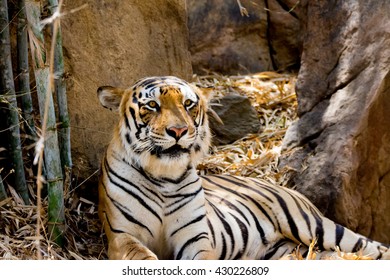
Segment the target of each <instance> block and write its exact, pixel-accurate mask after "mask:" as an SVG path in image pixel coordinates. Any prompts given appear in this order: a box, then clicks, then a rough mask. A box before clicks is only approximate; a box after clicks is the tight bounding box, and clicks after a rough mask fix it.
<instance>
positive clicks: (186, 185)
mask: <svg viewBox="0 0 390 280" xmlns="http://www.w3.org/2000/svg"><path fill="white" fill-rule="evenodd" d="M198 181H199V177H197V178H196V180H195V181H192V182H189V183H188V184H185V185H184V186H182V187H180V188H179V189H177V190H176V192H179V191H181V190H182V189H184V188H186V187H188V186H189V185H192V184H195V183H196V182H198Z"/></svg>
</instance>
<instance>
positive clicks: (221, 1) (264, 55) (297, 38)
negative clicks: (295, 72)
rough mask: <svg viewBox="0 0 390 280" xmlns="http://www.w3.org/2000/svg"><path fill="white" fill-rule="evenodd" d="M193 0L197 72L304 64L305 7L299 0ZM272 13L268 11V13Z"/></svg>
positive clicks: (191, 13) (190, 5) (190, 11)
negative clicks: (301, 61)
mask: <svg viewBox="0 0 390 280" xmlns="http://www.w3.org/2000/svg"><path fill="white" fill-rule="evenodd" d="M285 2H286V3H283V1H277V0H266V1H249V0H242V1H241V3H242V5H243V6H244V7H245V8H246V9H247V11H248V13H249V17H246V16H241V14H240V10H239V6H238V4H237V1H236V0H198V1H191V0H187V6H188V27H189V31H190V50H191V53H192V56H193V57H192V64H193V68H194V72H195V73H204V69H205V70H211V71H216V72H220V73H225V74H237V73H253V72H259V71H267V70H276V69H277V70H285V69H290V68H296V66H297V65H299V46H300V43H301V35H300V34H301V33H300V21H299V20H298V16H299V15H300V12H301V8H300V5H297V6H295V4H296V1H295V0H290V1H285ZM267 11H268V12H267Z"/></svg>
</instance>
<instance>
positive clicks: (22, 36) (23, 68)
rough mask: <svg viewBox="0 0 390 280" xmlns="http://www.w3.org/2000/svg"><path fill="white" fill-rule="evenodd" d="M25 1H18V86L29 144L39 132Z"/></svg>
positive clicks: (35, 138)
mask: <svg viewBox="0 0 390 280" xmlns="http://www.w3.org/2000/svg"><path fill="white" fill-rule="evenodd" d="M25 5H26V3H25V0H19V1H18V11H19V12H18V35H17V46H18V85H19V92H20V105H21V108H22V112H23V118H24V127H25V131H26V133H27V134H28V136H29V138H30V139H29V141H28V143H33V142H35V141H36V140H37V132H36V129H35V125H34V119H33V115H32V113H33V104H32V98H31V92H30V75H29V67H28V38H27V18H26V7H25Z"/></svg>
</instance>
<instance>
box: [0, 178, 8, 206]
mask: <svg viewBox="0 0 390 280" xmlns="http://www.w3.org/2000/svg"><path fill="white" fill-rule="evenodd" d="M6 198H7V192H6V191H5V188H4V184H3V178H2V177H1V174H0V201H2V200H4V199H6Z"/></svg>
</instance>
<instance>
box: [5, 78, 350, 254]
mask: <svg viewBox="0 0 390 280" xmlns="http://www.w3.org/2000/svg"><path fill="white" fill-rule="evenodd" d="M194 82H195V83H196V84H199V85H201V86H204V87H212V88H214V90H215V96H216V97H221V96H223V95H225V94H226V93H227V92H232V91H233V92H237V93H238V94H242V95H246V96H248V97H249V99H250V101H251V103H252V105H253V106H254V107H255V109H256V110H257V112H258V117H259V120H260V122H261V125H262V131H261V132H260V133H259V134H256V135H248V136H247V137H245V138H243V139H240V140H238V141H236V142H235V143H232V144H229V145H224V146H219V147H213V148H212V151H211V154H210V155H209V156H208V157H207V158H205V159H204V160H203V161H202V163H201V164H200V165H199V170H200V172H201V173H203V174H204V173H206V174H210V173H229V174H236V175H243V176H251V177H259V178H262V179H263V180H266V181H268V182H270V183H272V184H277V185H284V184H285V183H286V172H280V171H279V170H278V167H277V164H278V158H279V155H280V150H281V143H282V139H283V136H284V134H285V132H286V129H287V128H288V126H289V125H290V124H291V122H293V121H294V119H295V118H296V105H297V102H296V96H295V91H294V87H295V85H294V84H295V77H294V76H292V75H286V74H277V73H273V72H267V73H259V74H255V75H252V76H229V77H226V76H220V75H209V76H201V77H194ZM29 184H30V193H32V194H34V189H35V187H34V184H35V182H34V181H31V182H29ZM9 189H10V193H11V197H10V198H8V199H6V200H4V201H1V202H0V259H13V260H17V259H37V255H38V254H37V250H39V251H40V253H41V256H42V258H43V259H59V260H63V259H77V260H83V259H105V258H107V255H106V251H105V247H106V244H105V243H106V241H105V237H104V234H103V232H102V229H101V225H100V222H99V219H98V216H97V204H96V202H93V201H89V200H87V199H85V198H83V197H79V196H78V195H77V194H76V192H75V191H74V190H65V203H66V205H65V206H66V207H65V209H66V210H65V212H66V213H65V214H66V222H67V231H66V234H65V239H66V244H65V246H64V248H60V247H58V246H57V245H55V244H53V243H52V242H50V238H49V236H50V233H48V232H47V231H46V230H45V229H46V227H43V228H44V229H42V230H41V231H40V232H39V234H38V233H37V232H36V223H37V219H41V220H42V221H41V222H42V224H43V225H46V222H47V215H46V212H45V211H46V210H47V201H43V210H42V213H40V215H38V213H37V211H36V210H37V209H36V206H25V205H23V202H22V200H21V199H20V197H19V196H18V195H17V193H16V192H15V191H14V190H13V189H12V187H9ZM38 240H39V246H37V241H38ZM337 254H338V256H343V257H342V258H350V259H356V258H357V257H356V254H353V255H351V254H344V253H342V252H337ZM310 256H315V252H314V251H313V253H311V255H310ZM289 258H290V259H303V258H302V257H301V256H300V255H299V252H296V254H293V255H291V256H289ZM306 259H307V258H306Z"/></svg>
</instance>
